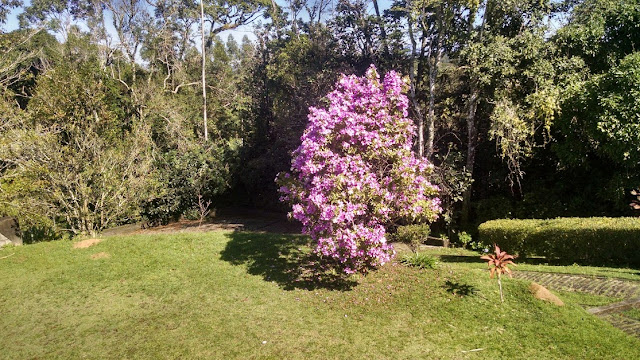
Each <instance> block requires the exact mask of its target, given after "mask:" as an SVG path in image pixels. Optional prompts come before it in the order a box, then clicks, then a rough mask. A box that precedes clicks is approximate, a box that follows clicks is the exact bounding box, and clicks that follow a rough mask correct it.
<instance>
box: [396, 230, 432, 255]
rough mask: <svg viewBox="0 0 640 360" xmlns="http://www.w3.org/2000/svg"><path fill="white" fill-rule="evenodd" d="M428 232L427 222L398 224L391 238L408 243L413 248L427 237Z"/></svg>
mask: <svg viewBox="0 0 640 360" xmlns="http://www.w3.org/2000/svg"><path fill="white" fill-rule="evenodd" d="M430 232H431V229H430V228H429V225H428V224H413V225H405V226H399V227H398V229H397V230H396V233H395V234H394V235H393V239H394V240H395V241H397V242H401V243H405V244H409V245H411V247H412V248H413V249H414V250H415V249H416V248H417V247H418V246H419V245H420V244H422V243H423V242H424V241H425V240H426V239H427V236H429V233H430Z"/></svg>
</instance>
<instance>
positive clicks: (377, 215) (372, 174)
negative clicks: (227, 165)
mask: <svg viewBox="0 0 640 360" xmlns="http://www.w3.org/2000/svg"><path fill="white" fill-rule="evenodd" d="M336 87H337V88H336V90H335V91H333V92H331V93H329V94H328V95H327V99H328V102H329V106H328V108H326V109H324V108H313V107H312V108H310V114H309V125H308V127H307V129H306V130H305V132H304V134H303V135H302V138H301V140H302V144H301V145H300V146H299V147H298V149H296V150H295V151H294V152H293V160H292V163H291V173H284V174H279V175H278V178H277V180H276V181H277V182H278V183H279V185H280V194H281V198H280V199H281V201H286V202H288V203H290V204H291V205H292V211H291V212H290V213H289V216H291V217H293V218H294V219H296V220H299V221H300V222H302V224H303V232H304V233H306V234H309V235H310V236H311V238H312V239H313V240H314V241H315V242H316V253H317V254H318V255H320V256H321V257H322V258H323V259H325V260H329V261H330V262H333V263H334V264H336V265H337V266H338V267H339V268H341V269H342V270H343V271H345V272H346V273H353V272H356V271H366V270H367V269H368V268H371V267H376V266H380V265H382V264H384V263H385V262H387V261H389V259H390V258H391V256H393V255H394V254H395V252H394V251H393V248H392V247H391V246H390V245H389V244H388V243H387V239H386V237H385V234H386V230H385V227H386V226H388V225H390V224H393V223H397V222H398V221H400V220H406V221H433V220H435V219H436V218H437V216H438V213H440V211H441V208H440V199H438V198H437V197H436V194H437V192H438V187H437V186H435V185H432V184H431V183H430V182H429V181H428V179H427V178H428V176H429V174H430V173H431V171H432V169H433V165H431V164H429V163H428V162H427V161H426V160H424V159H417V158H416V157H415V156H414V154H413V152H412V151H411V147H412V144H413V136H414V126H413V123H412V121H411V120H410V119H408V118H407V107H408V100H407V97H406V96H405V95H403V94H402V92H403V89H404V88H406V83H405V81H404V80H403V79H402V78H401V77H400V76H399V75H398V74H397V73H395V72H389V73H387V74H386V76H385V77H384V80H383V81H382V82H380V77H379V75H378V73H377V71H376V68H375V67H374V66H373V65H372V66H371V67H370V68H369V70H368V71H367V73H366V76H364V77H357V76H354V75H351V76H344V75H343V76H342V78H341V79H340V80H339V81H338V83H337V84H336Z"/></svg>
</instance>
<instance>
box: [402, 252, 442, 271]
mask: <svg viewBox="0 0 640 360" xmlns="http://www.w3.org/2000/svg"><path fill="white" fill-rule="evenodd" d="M400 262H401V263H402V264H404V265H406V266H413V267H417V268H420V269H435V267H436V264H437V263H438V260H436V258H434V257H433V256H431V255H428V254H424V253H415V254H412V255H405V256H403V257H402V259H400Z"/></svg>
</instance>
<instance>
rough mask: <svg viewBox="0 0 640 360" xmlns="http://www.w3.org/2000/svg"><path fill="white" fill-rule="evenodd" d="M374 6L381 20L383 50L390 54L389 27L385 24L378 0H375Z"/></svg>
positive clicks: (385, 53)
mask: <svg viewBox="0 0 640 360" xmlns="http://www.w3.org/2000/svg"><path fill="white" fill-rule="evenodd" d="M373 8H374V9H375V11H376V16H377V17H378V21H379V22H380V24H379V25H380V37H381V38H382V51H383V52H384V55H388V54H389V45H388V43H387V29H386V28H385V26H384V20H383V19H382V17H381V16H380V8H379V7H378V0H373Z"/></svg>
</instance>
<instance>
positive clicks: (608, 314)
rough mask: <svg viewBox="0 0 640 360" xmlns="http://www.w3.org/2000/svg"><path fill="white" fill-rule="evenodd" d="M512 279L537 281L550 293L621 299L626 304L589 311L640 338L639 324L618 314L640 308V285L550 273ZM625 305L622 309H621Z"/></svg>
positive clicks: (526, 273)
mask: <svg viewBox="0 0 640 360" xmlns="http://www.w3.org/2000/svg"><path fill="white" fill-rule="evenodd" d="M513 275H514V277H515V278H519V279H525V280H529V281H534V282H537V283H538V284H541V285H543V286H545V287H548V288H550V289H553V290H563V291H575V292H583V293H588V294H594V295H604V296H610V297H617V298H623V299H625V301H623V302H620V303H616V304H620V306H618V307H616V306H615V305H616V304H612V305H609V306H608V308H610V309H607V311H602V309H603V308H605V307H602V308H593V309H589V310H588V311H589V312H591V313H594V314H595V315H597V316H599V317H600V318H602V319H604V320H606V321H608V322H610V323H611V324H612V325H613V326H615V327H617V328H618V329H620V330H622V331H624V332H626V333H627V334H630V335H633V336H636V337H638V338H640V321H638V320H635V319H631V318H628V317H625V316H623V315H622V313H621V311H622V310H625V309H628V308H630V307H635V308H640V282H637V281H630V280H621V279H614V278H606V277H598V276H583V275H569V274H553V273H542V272H530V271H515V272H514V273H513ZM623 305H624V306H623Z"/></svg>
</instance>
